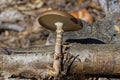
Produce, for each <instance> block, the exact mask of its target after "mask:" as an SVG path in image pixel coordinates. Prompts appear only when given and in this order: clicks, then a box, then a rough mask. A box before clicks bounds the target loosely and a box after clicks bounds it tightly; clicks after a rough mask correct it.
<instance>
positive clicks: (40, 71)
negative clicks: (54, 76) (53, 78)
mask: <svg viewBox="0 0 120 80" xmlns="http://www.w3.org/2000/svg"><path fill="white" fill-rule="evenodd" d="M68 50H69V52H70V54H72V55H73V56H76V55H79V56H78V58H77V59H76V60H75V62H74V63H73V64H72V67H71V69H70V75H73V74H76V75H86V76H96V77H119V76H120V44H99V45H98V44H91V45H90V44H71V45H70V47H69V49H68ZM10 51H11V54H3V53H1V54H0V73H1V76H5V77H10V76H18V75H19V76H25V77H26V76H27V77H29V78H33V77H35V78H43V77H44V78H45V77H46V76H47V77H48V72H49V71H48V65H51V66H52V63H53V54H54V46H52V45H51V46H39V47H30V48H26V49H15V50H10Z"/></svg>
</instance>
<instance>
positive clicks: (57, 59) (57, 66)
mask: <svg viewBox="0 0 120 80" xmlns="http://www.w3.org/2000/svg"><path fill="white" fill-rule="evenodd" d="M55 25H56V27H57V29H56V32H57V36H56V43H55V53H54V63H53V68H54V70H55V73H56V76H55V77H58V76H59V74H60V71H61V64H62V36H63V34H62V33H63V29H62V27H63V23H61V22H56V23H55Z"/></svg>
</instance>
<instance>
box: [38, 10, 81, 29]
mask: <svg viewBox="0 0 120 80" xmlns="http://www.w3.org/2000/svg"><path fill="white" fill-rule="evenodd" d="M38 21H39V23H40V25H41V26H43V27H45V28H46V29H48V30H52V31H56V26H55V23H56V22H61V23H63V30H64V31H76V30H79V29H81V28H82V26H83V25H82V23H81V22H80V21H78V20H77V19H76V18H74V17H73V16H72V15H70V14H68V13H67V12H63V11H58V10H48V11H45V12H43V13H41V14H40V16H39V18H38Z"/></svg>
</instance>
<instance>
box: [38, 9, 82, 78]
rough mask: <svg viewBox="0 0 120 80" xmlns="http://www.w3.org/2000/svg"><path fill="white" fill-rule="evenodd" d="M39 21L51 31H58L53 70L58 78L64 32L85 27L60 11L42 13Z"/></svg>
mask: <svg viewBox="0 0 120 80" xmlns="http://www.w3.org/2000/svg"><path fill="white" fill-rule="evenodd" d="M38 21H39V24H40V25H41V26H43V27H44V28H46V29H48V30H51V31H56V33H57V35H56V42H55V43H56V44H55V54H54V63H53V68H54V70H55V72H56V73H55V75H56V76H55V75H54V77H57V76H58V75H59V74H60V71H61V62H62V36H63V32H66V31H76V30H79V29H81V28H82V26H83V25H82V23H81V22H80V21H78V20H77V19H76V18H74V17H73V16H72V15H70V14H68V13H67V12H63V11H58V10H48V11H45V12H43V13H41V14H40V16H39V18H38Z"/></svg>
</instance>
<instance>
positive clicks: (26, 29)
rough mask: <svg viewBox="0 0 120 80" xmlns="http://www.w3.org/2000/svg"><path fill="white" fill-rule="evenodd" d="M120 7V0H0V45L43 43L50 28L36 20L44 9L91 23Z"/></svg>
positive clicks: (11, 46) (23, 45) (25, 45)
mask: <svg viewBox="0 0 120 80" xmlns="http://www.w3.org/2000/svg"><path fill="white" fill-rule="evenodd" d="M119 8H120V0H0V49H1V48H2V47H6V48H25V47H28V46H30V45H43V44H45V41H46V38H47V37H48V35H49V32H48V31H46V30H45V29H44V28H42V26H40V25H39V23H38V18H39V14H40V13H41V12H43V11H46V10H52V9H56V10H62V11H65V12H68V13H70V14H71V15H73V16H74V17H76V18H79V19H82V20H85V21H86V22H88V23H89V24H91V25H92V24H93V23H94V22H95V21H96V20H99V19H102V18H104V17H105V16H106V14H112V13H113V12H120V9H119ZM118 20H120V18H118Z"/></svg>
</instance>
